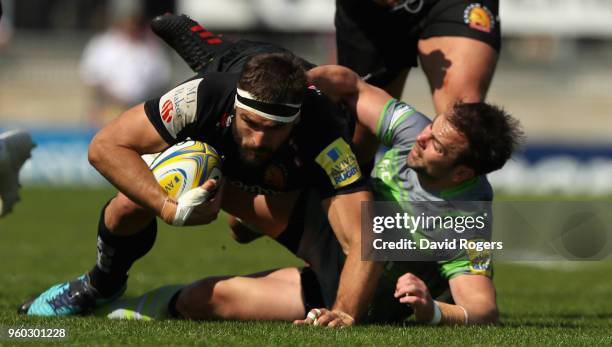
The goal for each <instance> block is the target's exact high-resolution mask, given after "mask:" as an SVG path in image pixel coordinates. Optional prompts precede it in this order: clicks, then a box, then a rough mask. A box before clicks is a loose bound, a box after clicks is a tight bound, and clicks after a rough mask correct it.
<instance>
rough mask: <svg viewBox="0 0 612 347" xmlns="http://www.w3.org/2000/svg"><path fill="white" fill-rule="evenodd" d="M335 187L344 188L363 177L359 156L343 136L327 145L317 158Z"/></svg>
mask: <svg viewBox="0 0 612 347" xmlns="http://www.w3.org/2000/svg"><path fill="white" fill-rule="evenodd" d="M316 162H317V164H319V165H320V166H321V167H322V168H323V170H325V172H326V173H327V176H328V177H329V179H330V180H331V183H332V185H333V186H334V188H336V189H337V188H342V187H344V186H347V185H349V184H351V183H353V182H356V181H357V180H359V179H360V178H361V171H360V170H359V164H358V163H357V158H355V154H353V151H352V150H351V147H350V146H349V145H348V143H346V141H344V139H342V138H337V139H336V140H335V141H334V142H332V143H331V144H330V145H329V146H327V147H326V148H325V149H324V150H323V151H321V153H319V155H318V156H317V158H316Z"/></svg>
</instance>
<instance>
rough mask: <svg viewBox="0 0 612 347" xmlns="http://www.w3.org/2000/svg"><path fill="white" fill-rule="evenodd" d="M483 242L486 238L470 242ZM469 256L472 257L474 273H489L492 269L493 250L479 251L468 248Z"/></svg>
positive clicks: (471, 268)
mask: <svg viewBox="0 0 612 347" xmlns="http://www.w3.org/2000/svg"><path fill="white" fill-rule="evenodd" d="M472 241H474V242H479V241H480V242H482V241H485V240H484V239H474V240H469V241H468V242H472ZM466 252H467V255H468V258H469V259H470V272H471V273H473V274H479V275H487V274H489V271H490V265H491V250H490V249H485V250H482V251H477V250H475V249H471V248H468V249H466Z"/></svg>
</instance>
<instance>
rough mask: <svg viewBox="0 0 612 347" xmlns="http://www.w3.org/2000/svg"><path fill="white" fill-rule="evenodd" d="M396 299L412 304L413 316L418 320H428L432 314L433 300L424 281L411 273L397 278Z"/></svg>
mask: <svg viewBox="0 0 612 347" xmlns="http://www.w3.org/2000/svg"><path fill="white" fill-rule="evenodd" d="M393 295H394V296H395V298H396V299H398V300H399V302H400V303H402V304H408V305H410V306H412V309H413V310H414V316H415V317H416V319H417V320H418V321H419V322H430V321H431V320H432V318H433V316H434V301H433V298H432V297H431V295H430V294H429V289H428V288H427V285H426V284H425V282H423V281H422V280H421V279H420V278H418V277H417V276H415V275H413V274H411V273H409V272H408V273H405V274H404V275H402V276H401V277H400V278H398V279H397V285H396V286H395V293H394V294H393Z"/></svg>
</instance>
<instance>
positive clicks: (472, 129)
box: [448, 101, 524, 175]
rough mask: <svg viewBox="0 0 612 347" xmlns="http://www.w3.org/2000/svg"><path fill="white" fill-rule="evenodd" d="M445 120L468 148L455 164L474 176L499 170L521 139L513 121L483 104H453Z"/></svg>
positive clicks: (495, 107) (506, 114)
mask: <svg viewBox="0 0 612 347" xmlns="http://www.w3.org/2000/svg"><path fill="white" fill-rule="evenodd" d="M448 121H449V122H450V124H451V125H452V126H453V127H454V128H455V129H457V130H458V131H459V132H461V133H462V134H463V135H465V137H466V138H467V141H468V148H467V149H466V150H464V151H463V153H461V154H460V155H459V157H458V158H457V164H464V165H466V166H468V167H470V168H472V169H473V170H474V173H475V174H476V175H485V174H488V173H489V172H492V171H495V170H498V169H501V168H502V167H503V166H504V164H505V163H506V161H508V159H510V157H511V156H512V153H513V152H514V151H515V150H516V149H517V148H518V147H519V146H520V144H521V143H522V142H523V139H524V135H523V131H522V130H521V127H520V124H519V121H518V120H517V119H516V118H514V117H512V116H511V115H510V114H508V113H507V112H506V111H504V109H503V108H501V107H498V106H495V105H491V104H488V103H485V102H475V103H466V102H462V101H458V102H456V103H455V104H454V105H453V108H452V110H451V111H450V112H449V114H448Z"/></svg>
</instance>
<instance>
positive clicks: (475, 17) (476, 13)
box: [463, 4, 495, 33]
mask: <svg viewBox="0 0 612 347" xmlns="http://www.w3.org/2000/svg"><path fill="white" fill-rule="evenodd" d="M463 21H464V22H465V24H467V25H469V27H470V28H472V29H476V30H480V31H482V32H485V33H490V32H491V30H492V29H493V28H495V17H494V16H493V13H492V12H491V11H490V10H489V9H488V8H487V7H486V6H484V5H481V4H470V5H468V7H466V8H465V11H463Z"/></svg>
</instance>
